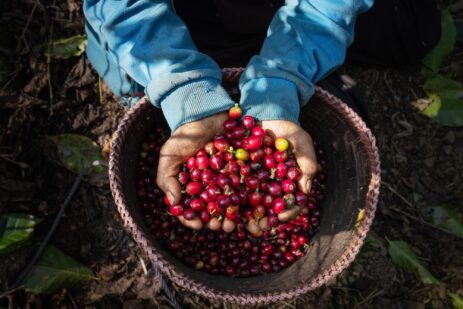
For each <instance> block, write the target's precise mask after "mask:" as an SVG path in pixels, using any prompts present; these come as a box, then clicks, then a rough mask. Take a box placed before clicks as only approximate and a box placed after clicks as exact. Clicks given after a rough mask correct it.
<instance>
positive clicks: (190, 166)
mask: <svg viewBox="0 0 463 309" xmlns="http://www.w3.org/2000/svg"><path fill="white" fill-rule="evenodd" d="M186 167H187V168H188V169H190V170H191V169H193V168H195V167H196V159H195V158H193V157H192V158H189V159H188V160H187V161H186Z"/></svg>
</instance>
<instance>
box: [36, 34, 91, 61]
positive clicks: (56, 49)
mask: <svg viewBox="0 0 463 309" xmlns="http://www.w3.org/2000/svg"><path fill="white" fill-rule="evenodd" d="M86 46H87V37H86V36H85V35H75V36H73V37H70V38H65V39H60V40H57V41H54V42H52V44H51V47H50V48H49V49H47V50H46V51H45V56H48V54H50V57H51V58H54V59H68V58H72V57H78V56H80V55H82V54H83V53H84V52H85V48H86Z"/></svg>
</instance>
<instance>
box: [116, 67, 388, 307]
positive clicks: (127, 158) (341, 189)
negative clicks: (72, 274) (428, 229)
mask: <svg viewBox="0 0 463 309" xmlns="http://www.w3.org/2000/svg"><path fill="white" fill-rule="evenodd" d="M223 73H224V78H223V80H224V85H225V87H226V88H227V89H228V90H229V91H230V93H231V95H232V96H235V98H236V96H237V95H238V92H237V89H236V85H237V81H238V78H239V74H240V73H241V70H240V69H224V70H223ZM158 121H163V122H164V119H163V116H162V113H161V112H160V111H159V110H158V109H156V108H154V107H152V105H151V104H150V103H149V102H148V101H147V100H146V99H142V100H141V102H140V103H138V104H137V105H136V106H135V107H134V108H132V109H131V110H130V111H128V112H127V114H126V115H125V117H124V118H123V120H122V121H121V122H120V124H119V127H118V129H117V132H116V134H115V139H114V141H113V145H112V146H113V147H112V152H111V156H110V162H109V166H110V167H109V178H110V183H111V190H112V193H113V196H114V199H115V202H116V205H117V208H118V211H119V213H120V215H121V217H122V220H123V221H124V224H125V227H126V229H127V230H128V231H129V232H130V234H131V235H132V236H133V238H134V239H135V241H136V242H137V243H138V245H139V246H140V247H141V248H142V249H143V250H144V252H145V253H146V254H147V255H148V256H149V258H150V259H152V260H153V261H154V262H155V263H156V265H158V267H159V268H160V269H161V271H162V272H163V273H164V274H165V275H166V276H167V277H168V278H169V279H170V280H171V281H172V282H174V283H175V284H176V285H178V286H179V287H181V288H184V289H187V290H189V291H191V292H194V293H196V294H198V295H201V296H204V297H206V298H208V299H210V300H216V301H223V302H231V303H236V304H241V305H256V304H265V303H271V302H277V301H282V300H288V299H290V298H293V297H296V296H298V295H301V294H303V293H306V292H308V291H311V290H314V289H316V288H318V287H320V286H322V285H324V284H326V283H327V282H328V281H329V280H330V279H332V278H334V277H336V276H337V275H338V274H339V273H341V272H342V271H343V270H344V269H345V268H346V267H347V266H348V265H349V264H350V263H352V261H353V260H354V259H355V256H356V255H357V253H358V252H359V250H360V247H361V246H362V244H363V242H364V240H365V237H366V234H367V232H368V230H369V228H370V226H371V224H372V222H373V218H374V215H375V210H376V204H377V201H378V195H379V186H380V164H379V158H378V150H377V148H376V143H375V138H374V136H373V135H372V133H371V132H370V130H369V129H368V128H367V127H366V125H365V123H364V122H363V121H362V120H361V119H360V117H359V116H358V115H357V114H355V113H354V112H353V111H352V110H351V109H350V108H349V107H348V106H347V105H346V104H344V103H343V102H341V101H340V100H339V99H337V98H336V97H334V96H332V95H331V94H330V93H328V92H326V91H325V90H323V89H320V88H317V89H316V91H315V94H314V96H313V98H312V99H311V101H310V102H309V103H308V104H307V105H306V107H305V108H304V109H302V111H301V117H300V121H301V124H302V126H303V127H304V128H305V129H306V130H307V131H308V132H310V134H311V135H312V136H313V137H314V138H315V140H317V141H318V142H319V144H321V146H322V148H323V150H324V151H325V160H326V171H325V172H326V176H327V181H326V191H325V192H326V193H325V198H324V200H323V202H322V204H321V209H322V216H321V219H320V230H319V231H318V233H317V234H316V235H315V236H314V238H313V239H312V241H311V244H310V247H309V249H308V252H307V254H306V255H305V256H304V257H302V258H301V259H299V260H298V261H297V262H296V263H294V264H292V265H291V266H290V267H288V268H286V269H284V270H282V271H280V272H278V273H270V274H267V275H263V276H257V277H250V278H230V277H224V276H218V275H211V274H208V273H205V272H203V271H197V270H195V269H193V268H190V267H188V266H186V265H184V264H182V263H181V262H180V261H179V260H177V259H176V258H175V257H173V256H172V255H171V254H170V253H169V252H168V251H166V250H165V249H164V248H163V247H161V246H160V245H159V244H158V243H157V242H156V241H155V240H154V239H153V237H152V236H151V234H150V232H149V229H148V228H147V226H146V224H145V222H144V219H143V216H142V214H141V211H140V208H139V206H138V199H137V194H136V166H137V155H136V154H137V150H138V149H140V146H141V143H142V142H143V140H144V138H145V136H146V134H147V133H148V132H151V130H152V128H153V126H154V125H155V124H156V122H158ZM361 209H363V211H364V213H363V219H362V220H361V221H360V222H359V223H358V224H356V220H357V217H358V214H359V211H360V210H361Z"/></svg>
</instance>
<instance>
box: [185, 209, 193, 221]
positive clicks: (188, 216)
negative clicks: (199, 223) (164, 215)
mask: <svg viewBox="0 0 463 309" xmlns="http://www.w3.org/2000/svg"><path fill="white" fill-rule="evenodd" d="M183 216H184V217H185V219H187V220H193V219H195V218H196V213H195V211H194V210H193V209H185V210H184V211H183Z"/></svg>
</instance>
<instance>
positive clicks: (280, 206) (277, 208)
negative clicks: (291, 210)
mask: <svg viewBox="0 0 463 309" xmlns="http://www.w3.org/2000/svg"><path fill="white" fill-rule="evenodd" d="M272 208H273V211H274V212H275V213H276V214H279V213H281V212H282V211H283V210H285V209H286V204H285V201H284V200H283V199H282V198H281V197H278V198H276V199H274V200H273V204H272Z"/></svg>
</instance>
